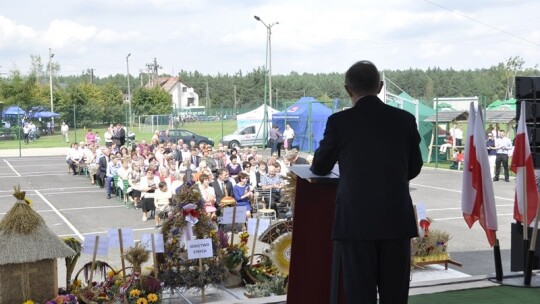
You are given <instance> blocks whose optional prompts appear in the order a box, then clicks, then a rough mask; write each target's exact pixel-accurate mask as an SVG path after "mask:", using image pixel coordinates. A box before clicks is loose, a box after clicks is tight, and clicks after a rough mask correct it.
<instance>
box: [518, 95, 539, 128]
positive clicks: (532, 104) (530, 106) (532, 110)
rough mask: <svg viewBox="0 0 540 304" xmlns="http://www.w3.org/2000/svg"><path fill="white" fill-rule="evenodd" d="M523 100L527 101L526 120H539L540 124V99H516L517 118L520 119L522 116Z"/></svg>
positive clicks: (529, 121)
mask: <svg viewBox="0 0 540 304" xmlns="http://www.w3.org/2000/svg"><path fill="white" fill-rule="evenodd" d="M539 97H540V96H539ZM522 101H525V121H526V122H528V123H531V122H537V123H539V124H540V100H538V101H533V100H529V99H525V100H523V99H520V100H518V101H516V120H519V119H520V116H521V102H522Z"/></svg>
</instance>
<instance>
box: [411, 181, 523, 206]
mask: <svg viewBox="0 0 540 304" xmlns="http://www.w3.org/2000/svg"><path fill="white" fill-rule="evenodd" d="M410 185H412V186H418V187H424V188H431V189H436V190H443V191H449V192H455V193H461V190H454V189H449V188H442V187H435V186H428V185H422V184H414V183H410ZM495 198H496V199H500V200H505V201H512V202H513V201H514V199H513V198H506V197H500V196H495Z"/></svg>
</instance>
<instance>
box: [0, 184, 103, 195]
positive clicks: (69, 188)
mask: <svg viewBox="0 0 540 304" xmlns="http://www.w3.org/2000/svg"><path fill="white" fill-rule="evenodd" d="M71 189H99V188H98V187H96V186H81V187H66V188H41V189H34V190H37V191H41V192H44V191H64V190H71ZM1 192H10V193H12V192H13V189H11V190H0V193H1ZM30 195H32V194H30ZM10 196H11V195H10Z"/></svg>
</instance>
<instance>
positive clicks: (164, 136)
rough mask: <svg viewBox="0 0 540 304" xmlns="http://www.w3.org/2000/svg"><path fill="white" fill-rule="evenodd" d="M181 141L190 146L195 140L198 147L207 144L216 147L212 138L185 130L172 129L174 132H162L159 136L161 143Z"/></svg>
mask: <svg viewBox="0 0 540 304" xmlns="http://www.w3.org/2000/svg"><path fill="white" fill-rule="evenodd" d="M179 139H182V140H184V142H185V143H187V144H189V142H190V141H191V140H195V143H196V144H197V146H198V145H199V144H200V143H205V144H208V145H211V146H213V145H214V141H213V140H211V139H210V138H208V137H206V136H202V135H198V134H195V133H193V132H191V131H188V130H184V129H172V130H168V132H166V131H161V132H160V135H159V141H160V142H165V141H167V140H168V141H171V142H177V141H178V140H179Z"/></svg>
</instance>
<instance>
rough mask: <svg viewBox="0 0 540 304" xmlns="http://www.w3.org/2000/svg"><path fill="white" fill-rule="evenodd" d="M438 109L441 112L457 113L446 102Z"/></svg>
mask: <svg viewBox="0 0 540 304" xmlns="http://www.w3.org/2000/svg"><path fill="white" fill-rule="evenodd" d="M437 107H438V108H439V110H440V111H455V109H454V108H452V106H451V105H450V104H448V103H446V102H441V103H439V105H438V106H437Z"/></svg>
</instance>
